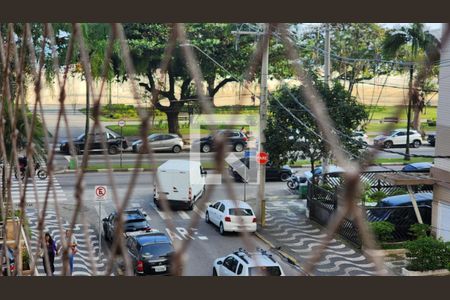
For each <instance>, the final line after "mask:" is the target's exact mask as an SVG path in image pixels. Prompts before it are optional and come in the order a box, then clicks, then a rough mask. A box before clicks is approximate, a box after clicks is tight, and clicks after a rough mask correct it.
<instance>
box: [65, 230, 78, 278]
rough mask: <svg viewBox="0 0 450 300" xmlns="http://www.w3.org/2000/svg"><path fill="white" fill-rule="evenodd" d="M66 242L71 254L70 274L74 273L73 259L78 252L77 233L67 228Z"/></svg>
mask: <svg viewBox="0 0 450 300" xmlns="http://www.w3.org/2000/svg"><path fill="white" fill-rule="evenodd" d="M66 242H67V247H68V254H69V266H70V275H72V273H73V260H74V256H75V254H76V253H77V251H78V250H77V246H78V243H77V239H76V237H75V235H74V234H73V233H72V231H71V230H69V229H67V230H66Z"/></svg>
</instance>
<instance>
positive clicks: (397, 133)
mask: <svg viewBox="0 0 450 300" xmlns="http://www.w3.org/2000/svg"><path fill="white" fill-rule="evenodd" d="M409 142H410V144H411V145H412V146H413V147H414V148H419V147H420V145H422V143H423V141H422V136H421V135H420V133H418V132H417V131H415V130H410V131H409ZM373 144H374V146H381V147H384V148H391V147H392V146H398V145H406V129H397V130H393V131H391V133H390V134H389V135H379V136H377V137H376V138H374V140H373Z"/></svg>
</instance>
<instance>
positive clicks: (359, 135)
mask: <svg viewBox="0 0 450 300" xmlns="http://www.w3.org/2000/svg"><path fill="white" fill-rule="evenodd" d="M352 138H353V139H354V140H356V141H359V142H361V143H363V144H364V145H369V137H368V136H367V134H365V133H364V132H363V131H353V133H352Z"/></svg>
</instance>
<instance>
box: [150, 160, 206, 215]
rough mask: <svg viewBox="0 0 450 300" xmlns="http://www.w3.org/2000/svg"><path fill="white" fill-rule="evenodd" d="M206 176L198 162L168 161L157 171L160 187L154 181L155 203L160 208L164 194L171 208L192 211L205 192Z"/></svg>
mask: <svg viewBox="0 0 450 300" xmlns="http://www.w3.org/2000/svg"><path fill="white" fill-rule="evenodd" d="M206 174H207V172H206V171H205V170H204V169H203V167H202V165H201V164H200V162H198V161H189V160H177V159H171V160H168V161H166V162H165V163H163V164H162V165H160V166H159V167H158V170H157V176H158V179H159V184H160V186H159V187H158V186H157V185H156V181H154V188H153V201H154V203H155V204H156V206H158V207H159V201H160V199H161V197H162V195H163V194H164V195H165V197H166V198H167V200H168V201H169V204H170V205H171V206H173V207H175V206H178V207H180V206H181V207H183V208H187V209H189V210H191V209H192V208H193V207H194V203H195V201H197V200H198V199H199V198H200V197H201V196H202V195H203V193H204V191H205V187H206ZM155 179H156V176H155Z"/></svg>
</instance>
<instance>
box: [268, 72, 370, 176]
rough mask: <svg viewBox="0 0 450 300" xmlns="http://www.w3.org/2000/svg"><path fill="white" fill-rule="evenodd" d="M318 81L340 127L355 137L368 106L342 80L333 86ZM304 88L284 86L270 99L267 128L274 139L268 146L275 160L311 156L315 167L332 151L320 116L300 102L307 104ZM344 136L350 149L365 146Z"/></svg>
mask: <svg viewBox="0 0 450 300" xmlns="http://www.w3.org/2000/svg"><path fill="white" fill-rule="evenodd" d="M315 82H316V83H315V87H316V89H317V90H318V92H319V94H320V95H321V96H322V98H323V99H324V101H325V104H326V106H327V108H328V111H329V114H330V117H331V118H332V120H333V121H334V123H335V126H336V129H338V130H339V131H340V132H342V133H343V134H345V135H346V136H351V133H352V130H354V129H356V128H357V127H358V126H359V125H360V124H361V122H362V121H363V120H364V119H366V118H367V113H366V111H365V110H364V106H363V105H361V104H359V103H358V102H357V101H356V99H355V98H354V97H352V96H351V95H350V93H349V92H348V91H347V90H345V89H344V87H343V86H342V85H341V84H339V83H338V82H335V83H334V84H333V85H331V87H330V88H328V87H327V86H326V85H325V84H324V83H323V82H321V81H318V80H317V79H316V80H315ZM303 89H304V87H303V86H300V87H288V86H282V87H280V89H278V90H277V91H276V92H275V93H274V94H273V97H271V98H270V106H269V108H270V112H269V115H268V121H267V129H266V131H265V134H266V136H270V139H267V142H266V149H267V151H268V153H269V154H270V158H271V161H273V162H274V163H275V164H276V165H281V164H285V163H287V162H295V161H297V160H298V159H306V158H308V159H309V161H310V163H311V168H312V169H314V167H315V163H316V162H317V161H319V160H320V159H322V158H323V157H325V156H328V154H329V153H328V152H327V150H326V147H325V142H324V140H323V139H322V138H321V133H320V130H319V128H318V126H317V122H316V119H315V118H314V117H313V116H312V115H311V114H309V113H308V112H307V110H306V109H304V108H303V107H302V106H301V105H300V104H302V105H303V106H305V99H304V96H303ZM293 96H294V97H295V98H296V99H294V98H293ZM277 100H278V101H280V102H281V104H282V105H283V106H284V107H285V108H286V109H284V108H283V107H282V106H281V105H280V104H279V103H278V102H277ZM297 101H298V102H299V103H300V104H299V103H298V102H297ZM287 110H288V111H289V112H288V111H287ZM340 137H341V138H342V143H343V145H344V147H345V148H346V149H347V150H348V151H350V152H352V153H355V154H356V153H358V150H359V149H360V147H361V145H360V144H359V143H355V141H354V140H353V139H352V138H349V137H343V136H340Z"/></svg>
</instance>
